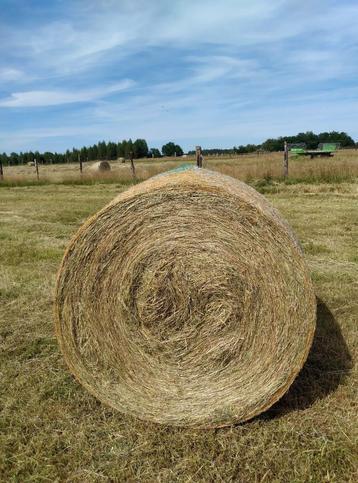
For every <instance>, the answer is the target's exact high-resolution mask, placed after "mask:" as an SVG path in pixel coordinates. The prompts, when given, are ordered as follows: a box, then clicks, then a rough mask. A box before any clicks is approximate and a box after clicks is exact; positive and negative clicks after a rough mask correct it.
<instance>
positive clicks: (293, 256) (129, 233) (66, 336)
mask: <svg viewBox="0 0 358 483" xmlns="http://www.w3.org/2000/svg"><path fill="white" fill-rule="evenodd" d="M315 307H316V303H315V295H314V291H313V287H312V283H311V280H310V277H309V273H308V271H307V268H306V265H305V262H304V259H303V255H302V252H301V249H300V247H299V244H298V242H297V241H296V239H295V237H294V235H293V233H292V231H291V230H290V228H289V227H288V225H287V223H286V222H285V221H284V220H283V219H282V218H281V217H280V215H279V214H278V212H277V211H276V210H275V209H274V208H273V207H272V206H271V205H270V204H269V203H268V202H267V201H266V200H265V198H264V197H262V196H261V195H260V194H258V193H257V192H256V191H255V190H253V189H252V188H250V187H248V186H247V185H245V184H244V183H241V182H239V181H237V180H235V179H232V178H230V177H227V176H223V175H220V174H218V173H213V172H210V171H207V170H188V171H185V172H177V173H170V174H166V175H164V176H163V175H160V176H157V177H155V178H152V179H150V180H148V181H146V182H144V183H141V184H139V185H136V186H133V187H132V188H130V189H128V190H127V191H125V192H123V193H121V194H120V195H119V196H118V197H117V198H115V199H114V200H113V201H112V202H111V203H110V204H109V205H107V206H106V207H105V208H104V209H102V210H101V211H100V212H98V213H97V214H95V215H94V216H93V217H92V218H90V219H89V220H88V221H87V222H86V223H85V224H84V225H83V226H82V227H81V228H80V230H79V232H78V233H77V234H76V236H75V237H74V238H73V240H72V241H71V243H70V245H69V247H68V249H67V252H66V254H65V257H64V259H63V262H62V266H61V268H60V271H59V275H58V282H57V291H56V304H55V308H56V330H57V336H58V340H59V343H60V346H61V349H62V351H63V354H64V357H65V359H66V361H67V364H68V366H69V368H70V370H71V371H72V373H73V374H74V375H75V376H76V378H77V379H78V380H79V381H80V382H81V383H82V384H83V385H84V386H85V387H86V388H87V389H88V390H89V391H90V392H91V393H92V394H94V395H95V396H96V397H97V398H98V399H100V400H101V401H103V402H104V403H106V404H108V405H110V406H111V407H113V408H116V409H118V410H119V411H121V412H123V413H126V414H129V415H132V416H135V417H138V418H141V419H145V420H150V421H155V422H158V423H165V424H171V425H177V426H194V427H219V426H225V425H229V424H232V423H235V422H239V421H245V420H247V419H250V418H252V417H253V416H255V415H257V414H259V413H261V412H262V411H264V410H265V409H267V408H269V407H270V406H271V405H272V404H273V403H274V402H276V401H277V400H278V399H279V398H280V397H281V396H282V395H283V394H284V393H285V392H286V391H287V389H288V387H289V386H290V385H291V383H292V382H293V380H294V378H295V376H296V375H297V374H298V372H299V371H300V369H301V367H302V366H303V364H304V362H305V360H306V358H307V355H308V352H309V349H310V346H311V343H312V338H313V333H314V329H315Z"/></svg>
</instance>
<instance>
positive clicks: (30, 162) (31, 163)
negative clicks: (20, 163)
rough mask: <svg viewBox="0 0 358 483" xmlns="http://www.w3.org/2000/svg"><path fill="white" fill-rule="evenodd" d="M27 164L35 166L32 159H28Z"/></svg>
mask: <svg viewBox="0 0 358 483" xmlns="http://www.w3.org/2000/svg"><path fill="white" fill-rule="evenodd" d="M27 166H35V163H34V161H28V163H27Z"/></svg>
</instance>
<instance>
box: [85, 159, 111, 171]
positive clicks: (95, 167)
mask: <svg viewBox="0 0 358 483" xmlns="http://www.w3.org/2000/svg"><path fill="white" fill-rule="evenodd" d="M90 169H91V171H97V172H98V171H100V172H104V171H110V170H111V165H110V164H109V162H108V161H97V163H94V164H92V165H91V167H90Z"/></svg>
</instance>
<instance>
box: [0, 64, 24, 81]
mask: <svg viewBox="0 0 358 483" xmlns="http://www.w3.org/2000/svg"><path fill="white" fill-rule="evenodd" d="M24 75H25V74H24V73H23V72H22V71H21V70H20V69H13V68H11V67H2V68H0V82H2V81H4V82H9V81H17V80H20V79H23V78H24Z"/></svg>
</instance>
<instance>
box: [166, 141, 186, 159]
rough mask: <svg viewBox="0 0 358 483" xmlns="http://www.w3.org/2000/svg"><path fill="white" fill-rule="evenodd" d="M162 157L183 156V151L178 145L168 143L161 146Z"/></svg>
mask: <svg viewBox="0 0 358 483" xmlns="http://www.w3.org/2000/svg"><path fill="white" fill-rule="evenodd" d="M162 153H163V156H183V154H184V153H183V150H182V148H181V147H180V146H179V145H178V144H174V143H173V142H169V143H167V144H164V146H162Z"/></svg>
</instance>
